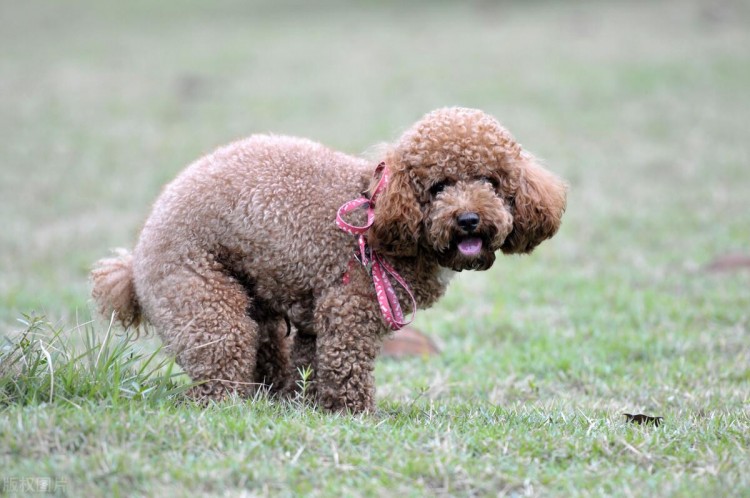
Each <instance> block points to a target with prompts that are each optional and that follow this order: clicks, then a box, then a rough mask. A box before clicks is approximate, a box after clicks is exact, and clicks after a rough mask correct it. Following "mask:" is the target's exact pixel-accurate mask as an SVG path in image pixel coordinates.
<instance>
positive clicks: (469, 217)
mask: <svg viewBox="0 0 750 498" xmlns="http://www.w3.org/2000/svg"><path fill="white" fill-rule="evenodd" d="M457 221H458V226H460V227H461V228H463V229H464V230H466V231H467V232H473V231H474V230H476V229H477V227H478V226H479V215H478V214H477V213H462V214H459V215H458V220H457Z"/></svg>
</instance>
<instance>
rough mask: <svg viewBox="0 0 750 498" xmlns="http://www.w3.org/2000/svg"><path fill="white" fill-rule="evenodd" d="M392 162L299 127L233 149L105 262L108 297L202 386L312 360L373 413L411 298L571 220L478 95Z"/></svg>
mask: <svg viewBox="0 0 750 498" xmlns="http://www.w3.org/2000/svg"><path fill="white" fill-rule="evenodd" d="M380 159H381V161H382V164H381V166H380V167H378V168H376V167H375V164H373V163H371V162H369V161H366V160H363V159H359V158H356V157H352V156H349V155H346V154H343V153H340V152H335V151H332V150H330V149H328V148H326V147H324V146H322V145H319V144H317V143H314V142H311V141H309V140H305V139H299V138H290V137H284V136H261V135H256V136H252V137H250V138H247V139H245V140H240V141H238V142H235V143H232V144H230V145H228V146H226V147H223V148H220V149H218V150H217V151H215V152H214V153H212V154H210V155H208V156H206V157H204V158H202V159H200V160H198V161H197V162H195V163H193V164H192V165H190V166H189V167H188V168H187V169H185V170H184V171H183V172H182V173H181V174H180V175H179V176H178V177H177V179H176V180H174V181H173V182H172V183H170V184H169V185H168V186H167V187H166V188H165V189H164V191H163V192H162V194H161V196H160V197H159V198H158V200H157V201H156V203H155V205H154V208H153V212H152V213H151V215H150V216H149V218H148V220H147V221H146V224H145V226H144V227H143V231H142V232H141V235H140V238H139V241H138V244H137V245H136V247H135V250H134V252H133V254H132V255H130V254H128V253H127V252H125V251H123V252H121V253H120V254H119V255H118V256H117V257H114V258H110V259H103V260H101V261H99V262H98V264H97V266H96V268H95V269H94V271H93V272H92V276H93V296H94V299H95V301H96V302H97V305H98V307H99V309H100V311H101V312H102V313H104V314H106V315H109V314H110V313H112V312H115V314H116V317H117V319H118V320H119V321H120V322H121V323H122V324H123V325H124V326H126V327H127V326H137V325H138V324H139V323H141V321H142V319H145V320H147V321H148V322H150V323H151V324H153V325H154V326H155V327H156V329H157V330H158V331H159V334H160V336H161V338H162V339H163V341H164V342H165V344H166V345H167V347H168V348H169V350H170V351H172V352H173V353H174V354H175V355H176V359H177V362H178V364H180V365H181V366H182V367H183V369H184V370H185V371H186V372H187V373H188V374H189V375H190V377H191V378H192V379H193V380H194V381H197V382H199V384H198V385H197V386H196V387H195V388H193V393H192V394H193V395H194V396H196V397H198V398H204V399H205V398H213V399H220V398H222V397H223V396H224V395H225V394H226V393H227V392H230V391H236V392H239V393H240V394H243V395H247V394H248V393H251V392H252V390H253V388H254V387H255V386H257V385H259V384H262V385H267V386H269V387H270V388H271V389H272V390H274V391H279V390H284V391H286V390H291V391H293V390H294V389H296V388H297V386H298V385H299V384H300V382H299V378H300V373H299V372H300V371H302V370H308V371H311V372H312V375H311V377H310V378H308V383H307V389H306V393H307V394H311V395H312V396H313V399H315V400H316V401H317V402H318V403H319V404H320V405H321V406H323V407H324V408H326V409H329V410H334V411H340V410H343V411H347V410H348V411H352V412H360V411H364V410H372V409H373V408H374V390H375V388H374V385H373V368H374V363H375V358H376V356H377V354H378V352H379V351H380V346H381V343H382V341H383V339H384V337H386V336H387V335H388V334H389V332H390V331H391V330H393V329H397V328H398V327H400V326H401V325H403V324H404V323H405V321H404V319H403V315H402V311H401V306H403V307H404V311H405V312H407V313H413V312H415V311H416V309H424V308H428V307H430V306H431V305H432V304H433V303H434V302H435V301H437V299H438V298H439V297H440V296H442V295H443V293H444V292H445V289H446V286H447V284H448V281H449V280H450V275H451V274H452V273H453V272H456V271H461V270H486V269H488V268H490V267H491V266H492V263H493V262H494V260H495V252H496V251H498V250H500V251H502V252H503V253H506V254H512V253H528V252H531V251H532V249H534V247H536V245H537V244H539V243H540V242H542V241H543V240H545V239H547V238H549V237H551V236H552V235H553V234H554V233H555V232H556V231H557V229H558V227H559V225H560V218H561V216H562V214H563V211H564V209H565V191H566V189H565V185H564V183H563V182H562V181H561V180H560V179H558V178H557V177H556V176H554V175H553V174H551V173H549V172H548V171H546V170H545V169H543V168H542V167H541V166H539V165H538V163H537V161H536V160H535V159H534V158H533V157H532V156H531V155H529V154H528V153H526V152H525V151H523V150H522V149H521V146H520V145H519V144H518V143H517V142H516V141H515V140H514V139H513V137H512V136H511V135H510V133H508V131H507V130H506V129H505V128H503V127H502V126H501V125H500V124H499V123H498V122H497V121H496V120H495V119H494V118H492V117H491V116H488V115H487V114H485V113H483V112H481V111H478V110H472V109H464V108H446V109H439V110H437V111H434V112H432V113H430V114H427V115H426V116H425V117H424V118H422V119H421V120H420V121H419V122H417V123H416V124H415V125H414V126H413V127H412V128H411V129H409V130H408V131H407V132H406V133H404V135H403V136H402V137H401V138H400V139H399V140H398V141H397V142H396V143H395V144H392V145H391V146H388V148H387V149H385V150H384V151H383V152H382V157H380ZM352 199H359V200H357V201H355V202H353V203H350V204H348V205H347V207H346V208H344V209H342V210H341V211H339V208H340V207H342V205H344V204H346V203H347V202H348V201H351V200H352ZM358 206H361V207H362V208H363V209H355V208H357V207H358ZM337 212H338V213H339V217H338V218H337ZM349 224H351V225H349ZM357 227H361V228H357ZM342 228H344V229H342ZM358 233H362V235H361V236H360V237H358V236H357V235H356V234H358ZM353 234H355V235H353ZM360 263H364V264H360ZM374 279H375V280H376V282H375V283H374V282H373V280H374ZM399 282H400V283H399ZM376 288H377V291H376ZM291 325H293V326H294V327H293V328H294V330H295V333H294V335H293V337H292V339H291V341H289V340H288V339H286V335H287V333H288V331H289V330H290V329H291V328H292V327H291ZM288 342H290V343H291V344H289V343H288Z"/></svg>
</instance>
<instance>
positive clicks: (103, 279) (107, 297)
mask: <svg viewBox="0 0 750 498" xmlns="http://www.w3.org/2000/svg"><path fill="white" fill-rule="evenodd" d="M91 281H92V283H93V288H92V289H91V296H92V297H93V298H94V301H95V302H96V307H97V310H98V311H99V313H101V314H102V316H105V317H109V316H111V315H112V313H114V317H115V320H117V321H118V322H120V323H121V324H122V326H123V327H125V328H127V327H138V325H140V323H141V319H142V314H141V306H140V305H139V304H138V298H137V296H136V294H135V285H134V283H133V256H132V255H131V254H130V253H129V252H128V251H126V250H125V249H117V250H116V251H115V256H114V257H111V258H104V259H100V260H99V261H97V262H96V264H95V265H94V269H93V270H92V271H91Z"/></svg>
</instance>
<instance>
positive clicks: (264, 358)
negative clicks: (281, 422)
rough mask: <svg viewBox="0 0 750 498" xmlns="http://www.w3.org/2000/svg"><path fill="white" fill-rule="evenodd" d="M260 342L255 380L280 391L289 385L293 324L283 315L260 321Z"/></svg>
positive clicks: (272, 391) (272, 389) (271, 389)
mask: <svg viewBox="0 0 750 498" xmlns="http://www.w3.org/2000/svg"><path fill="white" fill-rule="evenodd" d="M258 326H259V343H258V354H257V357H256V366H255V381H256V382H257V383H258V384H261V385H264V386H267V387H268V388H269V389H270V391H271V393H274V394H275V393H279V392H281V391H283V390H284V388H285V387H286V385H287V378H288V376H289V342H290V339H289V338H288V337H287V333H288V331H289V328H290V327H291V325H289V323H288V322H285V320H284V319H283V318H282V317H281V315H278V316H274V317H269V319H267V320H263V321H259V322H258Z"/></svg>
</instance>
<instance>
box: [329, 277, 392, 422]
mask: <svg viewBox="0 0 750 498" xmlns="http://www.w3.org/2000/svg"><path fill="white" fill-rule="evenodd" d="M360 273H362V274H363V275H359V277H360V278H359V279H357V278H353V279H352V282H350V283H349V284H347V285H342V286H340V287H335V288H331V289H329V290H328V291H327V292H326V293H325V294H324V295H323V296H322V297H321V299H320V300H319V301H318V303H317V306H316V310H315V320H316V329H317V334H318V341H317V342H318V344H317V379H316V387H317V394H318V402H319V404H320V406H322V407H323V408H325V409H327V410H331V411H341V412H352V413H358V412H363V411H373V410H374V409H375V382H374V377H373V370H374V368H375V358H376V357H377V355H378V353H379V351H380V347H381V344H382V340H383V337H384V336H385V335H386V334H387V332H388V330H387V328H386V326H385V324H384V322H383V321H382V319H381V317H380V311H379V308H378V304H377V300H376V296H375V291H374V290H373V289H372V287H371V286H372V281H368V280H367V279H366V278H363V277H364V272H360Z"/></svg>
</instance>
